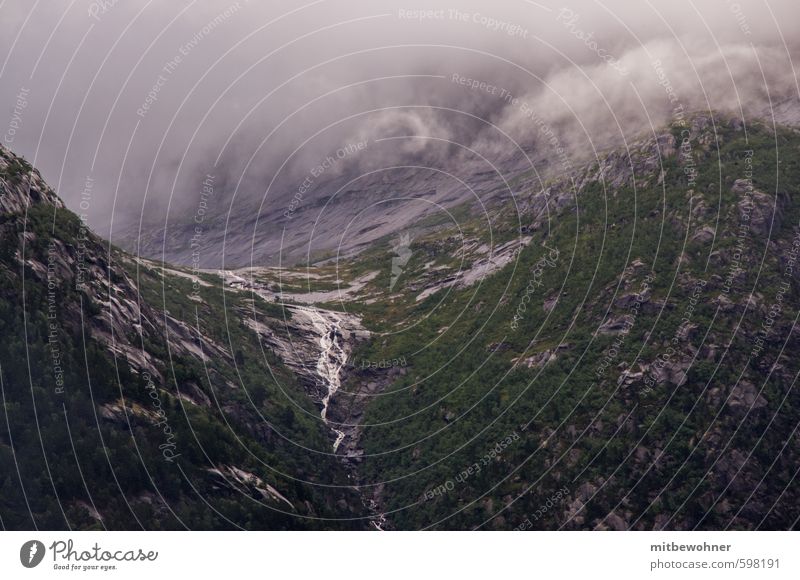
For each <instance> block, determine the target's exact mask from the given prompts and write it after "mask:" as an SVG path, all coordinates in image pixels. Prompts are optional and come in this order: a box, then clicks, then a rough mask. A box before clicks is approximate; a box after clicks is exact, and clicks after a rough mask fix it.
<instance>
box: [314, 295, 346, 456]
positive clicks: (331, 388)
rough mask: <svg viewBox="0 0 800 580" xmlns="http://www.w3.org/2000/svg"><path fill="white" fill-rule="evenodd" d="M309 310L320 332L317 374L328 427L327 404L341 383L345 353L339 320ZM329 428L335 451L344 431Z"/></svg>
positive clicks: (323, 413)
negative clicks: (321, 387)
mask: <svg viewBox="0 0 800 580" xmlns="http://www.w3.org/2000/svg"><path fill="white" fill-rule="evenodd" d="M310 312H311V313H312V321H313V324H314V328H316V329H317V331H318V332H319V334H320V338H319V346H320V354H319V359H317V375H319V377H320V379H322V382H323V385H324V386H325V388H326V389H327V392H326V394H325V396H324V397H323V398H322V413H321V417H322V420H323V421H324V422H325V424H326V425H328V426H329V427H330V422H329V421H328V406H329V405H330V401H331V397H333V395H334V394H335V393H336V391H338V390H339V387H340V386H341V384H342V383H341V376H340V375H341V372H342V368H344V365H345V364H346V363H347V353H346V352H345V350H344V348H343V346H342V342H343V341H342V333H341V329H340V327H339V324H340V322H341V320H340V319H339V318H337V317H335V316H333V317H331V320H326V319H325V318H323V317H322V316H321V315H320V314H319V312H317V311H316V310H311V309H310ZM330 428H331V430H332V431H333V432H334V433H336V441H335V442H334V443H333V452H334V453H336V450H337V449H338V448H339V445H340V444H341V442H342V440H343V439H344V431H340V430H339V429H336V428H334V427H330Z"/></svg>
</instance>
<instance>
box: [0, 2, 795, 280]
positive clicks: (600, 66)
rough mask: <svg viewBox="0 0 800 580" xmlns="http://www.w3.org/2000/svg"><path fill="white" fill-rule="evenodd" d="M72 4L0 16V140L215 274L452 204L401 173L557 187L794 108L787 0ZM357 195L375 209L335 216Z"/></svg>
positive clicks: (83, 197)
mask: <svg viewBox="0 0 800 580" xmlns="http://www.w3.org/2000/svg"><path fill="white" fill-rule="evenodd" d="M6 4H9V3H6ZM79 4H80V7H79V6H78V5H77V4H76V5H72V4H70V5H68V4H67V3H66V2H61V3H57V5H56V8H55V9H53V8H52V7H49V8H47V9H44V8H43V7H42V6H38V5H36V6H35V7H34V6H29V5H27V4H23V3H19V2H11V3H10V5H9V6H7V7H6V6H4V13H5V14H7V17H4V19H3V22H2V24H0V28H2V30H3V35H2V41H0V42H2V48H3V53H4V54H5V55H6V57H5V59H4V62H3V65H2V69H0V78H2V79H3V83H2V88H0V91H2V93H0V97H2V102H3V103H6V106H5V111H4V114H5V115H7V118H9V119H11V120H13V124H14V126H15V129H14V134H13V135H7V139H6V142H5V144H6V145H7V146H11V147H13V148H14V150H15V151H18V152H19V153H21V154H24V155H25V156H26V157H27V158H28V159H30V160H31V161H32V162H34V163H35V165H36V166H37V167H40V168H41V170H42V171H43V172H44V174H45V175H46V177H47V178H48V179H49V180H50V181H51V182H53V183H54V186H55V187H56V189H57V190H58V191H60V192H62V195H63V197H64V199H65V202H66V203H67V205H68V206H69V207H71V208H73V209H75V210H76V211H79V213H81V214H84V215H86V216H87V218H88V221H89V223H90V224H91V225H92V226H93V227H94V228H95V229H96V230H97V231H98V232H99V233H101V234H102V235H105V236H108V237H111V238H112V239H114V240H115V241H117V242H119V243H121V244H123V245H124V246H126V247H128V248H130V249H132V250H134V251H137V250H138V251H141V252H142V253H144V254H145V255H148V256H151V257H161V256H164V257H167V258H169V259H170V260H172V261H175V262H181V263H184V264H188V263H189V262H190V260H191V251H190V250H189V247H190V245H191V237H192V234H193V228H194V225H193V220H194V219H195V218H196V217H198V218H199V217H200V216H197V214H198V212H201V213H203V214H204V215H203V216H202V217H203V218H204V228H203V233H204V235H205V236H206V238H205V241H204V247H203V251H202V252H201V258H200V259H201V262H202V264H203V265H204V266H205V267H218V266H220V265H221V264H222V261H223V256H224V255H226V254H229V257H228V263H229V264H233V265H243V264H246V263H250V262H251V261H253V262H254V263H272V264H274V263H277V262H282V263H287V262H288V263H293V262H297V261H302V260H303V259H307V257H308V256H309V255H313V254H317V253H319V252H323V253H324V252H325V251H334V252H335V251H336V249H337V247H339V246H341V245H342V244H344V246H345V248H344V249H346V250H348V251H349V250H352V249H354V248H358V247H359V246H360V245H362V244H363V243H369V242H370V241H371V240H372V239H373V238H371V237H369V236H366V237H365V236H359V235H357V234H356V233H353V236H354V237H353V239H346V240H338V239H335V238H336V237H337V236H339V237H341V233H342V232H343V231H345V230H347V231H348V235H350V233H351V232H352V228H348V223H349V222H350V221H352V220H355V221H356V222H358V226H357V227H356V230H357V231H360V230H366V229H369V228H375V231H376V235H378V233H379V234H381V235H383V234H385V233H387V232H389V230H392V229H399V228H401V227H402V226H403V224H406V223H409V222H410V221H412V220H414V219H417V218H418V217H419V215H420V214H421V213H426V212H431V211H435V210H436V209H441V208H439V205H429V206H428V207H424V206H423V205H421V204H418V203H413V202H408V201H406V202H404V203H403V202H402V200H395V197H397V196H398V195H400V193H398V191H397V189H398V188H397V185H398V184H403V183H405V182H406V176H405V174H404V172H403V170H402V169H394V168H397V167H400V168H402V167H406V166H424V167H430V168H432V171H434V172H445V174H449V175H451V177H450V178H442V179H441V180H439V179H434V180H433V182H432V183H424V184H422V183H421V184H419V186H418V187H417V186H414V187H412V188H411V189H419V191H417V192H416V194H422V193H429V192H430V190H433V189H437V188H438V189H444V190H451V191H448V192H447V193H444V194H443V195H440V196H436V197H434V199H433V200H432V201H434V202H435V203H436V204H440V205H441V206H442V207H444V208H446V207H452V204H453V201H454V200H455V201H457V202H461V201H463V200H464V199H466V198H467V197H469V195H470V194H469V193H468V192H465V190H466V188H464V186H463V185H462V184H461V183H459V181H458V180H459V179H460V180H461V181H462V182H463V181H469V180H471V179H473V177H474V176H475V175H476V174H482V173H485V172H495V173H498V174H499V175H501V176H502V174H504V173H508V172H509V171H511V172H512V173H513V172H515V171H517V170H519V169H520V168H522V167H523V166H527V167H528V168H534V170H535V171H536V172H537V173H538V174H541V175H542V176H544V177H547V176H551V175H554V174H560V173H564V172H565V171H568V170H569V169H570V168H571V167H574V166H575V165H579V164H580V163H582V162H584V161H586V160H589V159H592V158H593V157H596V155H597V153H598V151H602V150H603V149H607V148H615V147H618V146H624V145H625V143H626V142H627V141H630V140H631V139H635V138H636V137H638V136H640V135H641V134H643V133H645V132H648V131H649V130H650V127H651V126H658V125H660V124H663V123H665V122H667V121H669V120H670V119H671V118H672V117H673V116H674V114H675V109H676V107H680V108H682V109H683V110H685V111H686V112H690V111H698V110H699V111H702V110H711V109H713V110H717V111H728V112H732V113H735V114H739V115H742V114H746V115H757V116H761V117H768V116H769V115H770V111H771V108H770V105H776V104H778V103H780V102H783V101H785V100H787V99H793V98H797V95H798V87H797V83H796V81H795V78H794V75H792V74H787V71H792V70H793V68H792V58H793V57H794V58H795V60H796V57H797V47H798V46H797V42H796V40H795V39H796V38H797V36H798V35H797V34H796V32H797V31H796V27H797V26H798V25H797V23H796V22H795V21H796V19H794V18H793V17H792V15H793V6H792V3H791V2H788V1H785V2H770V3H769V6H768V9H758V8H756V7H755V6H753V5H749V4H747V3H742V4H741V5H740V4H736V3H725V2H722V3H721V2H696V3H681V2H678V3H670V4H669V5H667V6H664V5H656V4H651V3H642V4H638V5H636V6H631V5H630V3H628V2H609V3H606V4H599V3H595V2H589V1H584V2H573V3H572V4H569V5H561V4H553V3H544V4H541V3H540V4H537V3H527V2H510V3H503V4H500V5H493V6H491V7H487V6H486V5H485V3H481V2H474V1H473V2H469V3H466V4H460V5H459V6H458V7H457V8H456V7H453V6H450V5H448V4H446V3H441V2H435V3H433V4H431V3H425V4H424V5H422V4H419V5H413V4H409V5H408V6H407V7H399V6H398V5H397V4H396V3H393V2H387V1H381V2H346V3H345V2H332V1H323V2H312V3H310V4H308V5H301V6H298V5H295V4H293V3H288V2H270V3H269V5H264V4H261V3H255V2H244V1H240V2H233V3H231V2H224V1H222V2H204V3H202V6H201V5H199V4H198V3H196V2H176V3H170V4H169V6H163V5H159V6H157V7H156V6H153V5H151V4H148V3H146V2H144V1H139V2H116V3H115V2H106V3H93V2H83V3H79ZM779 24H780V26H778V25H779ZM43 38H44V39H46V40H47V43H46V46H42V42H41V40H42V39H43ZM53 70H57V71H61V72H60V74H51V71H53ZM23 89H24V91H25V92H21V91H23ZM20 94H21V95H22V99H18V98H17V97H18V96H19V95H20ZM18 101H19V102H20V103H22V105H23V106H19V105H18V103H17V102H18ZM15 107H16V109H15ZM15 111H16V113H15ZM9 138H10V141H9ZM358 143H366V144H367V146H366V147H364V148H362V149H361V150H358V151H357V153H356V154H347V153H344V154H343V153H342V152H343V151H346V150H347V148H348V146H350V147H353V146H357V144H358ZM337 153H338V155H337ZM331 157H333V158H334V159H335V163H325V161H326V159H329V158H331ZM320 167H323V169H322V171H318V168H320ZM207 175H213V176H214V183H215V185H214V188H213V195H206V196H203V194H202V189H203V186H202V182H203V181H204V180H205V179H206V176H207ZM376 180H377V183H379V184H382V185H381V187H377V186H376ZM87 182H88V183H89V184H90V185H91V187H90V188H88V189H90V190H91V191H87ZM342 187H344V189H343V190H342V191H341V192H339V195H338V196H337V195H336V192H337V191H338V190H339V189H340V188H342ZM426 188H428V191H424V190H425V189H426ZM362 189H368V190H369V191H370V192H371V194H370V196H369V197H370V199H371V200H372V202H374V203H378V204H379V206H376V210H375V211H374V212H372V213H370V212H368V213H367V214H358V212H355V211H354V208H353V207H350V206H348V205H347V202H346V201H345V202H343V203H344V206H342V207H340V204H339V198H340V197H341V196H343V195H344V194H346V193H347V191H348V190H352V191H359V190H362ZM452 190H460V191H459V192H457V193H453V191H452ZM505 195H507V196H510V195H511V191H509V192H506V194H505ZM412 197H413V196H412ZM301 198H302V201H301ZM293 200H294V201H293ZM328 200H332V201H331V203H327V202H328ZM393 200H394V201H393ZM387 203H388V204H390V205H394V204H397V203H400V205H401V206H402V207H401V208H400V209H399V210H398V214H400V215H398V216H396V217H395V218H394V221H396V226H395V227H394V228H393V227H391V226H390V225H389V222H391V221H393V220H392V219H389V218H388V217H386V216H384V219H381V212H382V211H384V210H385V204H387ZM287 215H288V216H290V217H287ZM256 217H257V220H256ZM291 218H294V219H291ZM319 220H321V224H318V225H317V227H316V231H315V234H314V235H311V234H310V232H309V229H310V228H311V227H313V226H314V224H315V223H316V222H318V221H319ZM284 227H285V228H286V233H285V235H284V234H283V228H284ZM228 233H233V234H234V239H231V240H226V241H225V244H224V245H225V248H223V247H222V246H223V240H225V236H226V234H228ZM140 238H141V239H140ZM282 240H283V241H282ZM282 244H283V245H282ZM287 244H288V245H287Z"/></svg>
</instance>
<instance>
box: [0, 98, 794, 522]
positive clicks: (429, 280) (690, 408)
mask: <svg viewBox="0 0 800 580" xmlns="http://www.w3.org/2000/svg"><path fill="white" fill-rule="evenodd" d="M787 118H788V117H787ZM776 151H777V152H778V153H777V155H778V157H776ZM2 157H3V161H2V164H1V166H0V177H2V180H3V181H2V182H0V188H2V192H3V195H2V197H0V208H2V215H1V216H0V236H2V240H3V243H2V252H0V268H2V269H3V276H2V282H0V325H2V326H1V328H2V335H3V337H4V340H3V343H2V345H0V367H1V368H0V376H2V387H3V388H2V394H3V405H4V409H5V413H4V414H3V416H2V418H0V421H2V424H0V461H2V465H3V468H4V469H3V470H2V471H0V473H2V477H3V479H2V489H3V494H2V495H1V496H0V515H1V516H2V522H3V526H4V527H6V528H9V529H31V528H34V527H48V528H57V529H61V528H67V527H69V528H98V527H99V528H102V527H103V526H106V527H108V528H139V527H143V528H146V529H180V528H182V527H190V528H236V527H245V528H262V529H287V528H291V529H343V528H345V529H368V528H369V529H373V528H379V529H473V528H478V529H498V530H508V529H534V528H535V529H641V530H650V529H754V528H759V529H765V528H766V529H791V528H795V527H796V526H797V521H798V520H797V518H798V514H797V513H796V512H797V509H796V507H795V506H796V505H798V500H800V497H799V496H800V488H799V487H798V485H797V483H796V482H797V479H796V475H797V465H798V463H799V462H800V445H798V438H797V436H796V434H797V426H798V424H800V399H798V395H797V392H796V390H795V389H794V386H795V381H796V378H797V375H798V372H799V371H800V363H798V362H797V361H796V360H795V359H794V357H793V356H792V353H793V352H795V351H796V350H797V348H798V346H800V345H799V344H798V338H797V336H796V332H795V323H796V320H797V316H798V311H797V305H798V304H800V302H799V301H798V280H797V269H796V262H797V257H798V254H800V227H798V224H799V223H800V211H799V210H798V208H797V200H796V197H797V195H796V194H797V190H798V187H800V134H799V133H798V132H797V130H795V129H793V128H791V127H788V126H779V125H772V124H771V123H767V122H762V121H756V120H753V121H750V120H748V122H747V124H744V123H743V122H742V121H740V120H736V119H731V118H729V117H726V116H724V115H714V116H712V115H710V114H705V115H694V116H693V117H691V118H688V119H687V120H685V121H680V122H676V123H674V124H673V125H671V126H669V127H664V128H661V129H659V130H658V131H654V132H653V133H652V134H650V135H645V136H642V137H641V138H640V139H638V140H636V141H635V142H631V143H629V144H628V146H627V147H626V148H623V149H614V150H610V151H608V152H606V153H604V154H602V155H601V156H600V157H599V158H598V159H597V160H596V161H594V162H590V163H587V164H586V165H584V166H581V167H576V168H574V170H572V171H570V172H569V173H567V174H564V175H558V174H557V173H556V172H555V171H553V172H551V173H550V174H549V175H550V176H549V177H544V178H542V180H541V181H540V180H539V179H538V178H537V176H536V175H535V174H534V173H533V172H531V171H527V172H526V171H524V170H523V169H521V168H515V171H516V173H514V175H513V176H512V178H511V179H508V180H507V183H503V182H502V181H501V182H498V181H497V180H496V179H495V178H494V177H492V176H491V175H481V176H477V177H476V178H475V183H474V184H470V185H471V186H472V188H473V189H474V190H475V191H478V192H480V195H479V196H478V198H477V199H473V198H471V197H459V196H456V193H457V192H456V191H455V190H453V198H452V199H451V200H450V201H448V204H447V206H446V208H445V209H442V210H439V211H424V212H423V211H417V210H414V211H410V210H409V211H406V210H401V209H398V210H397V211H398V215H399V216H400V217H399V218H398V221H397V223H396V224H395V226H396V227H395V226H392V227H389V222H390V221H391V220H390V219H388V218H381V220H379V221H378V222H375V221H374V220H371V219H370V220H365V221H364V222H363V223H361V222H360V227H361V228H362V230H363V231H360V233H356V235H354V236H353V237H352V238H350V237H348V238H347V239H348V241H347V251H343V252H342V253H341V255H340V256H339V257H338V258H337V257H332V256H331V255H330V254H329V253H327V252H325V251H324V248H322V247H320V248H318V249H319V252H318V254H317V255H316V256H313V258H312V260H311V262H312V263H311V264H309V265H308V266H307V267H283V268H281V267H275V266H274V265H272V263H271V262H270V261H269V260H267V259H265V260H264V261H263V262H260V261H259V260H258V259H256V260H254V263H253V265H252V266H251V267H244V268H239V269H235V270H228V271H218V270H205V269H201V268H200V266H203V264H202V263H200V262H198V261H195V260H193V259H192V256H190V255H189V254H178V255H179V256H182V260H183V263H184V264H185V265H184V266H179V265H169V264H163V263H157V262H153V261H149V260H144V259H141V258H137V257H135V256H133V255H131V254H128V253H126V252H124V251H122V250H120V249H118V248H116V247H114V246H112V245H111V244H109V243H108V242H104V241H102V240H100V239H99V238H97V237H96V236H94V235H93V234H92V233H91V232H89V231H87V229H86V227H85V226H84V224H83V223H82V222H81V221H80V219H79V218H77V217H76V216H75V215H74V214H72V213H71V212H70V211H68V210H67V209H65V208H64V207H63V205H62V204H61V202H60V201H59V200H58V198H57V197H56V195H55V194H54V193H53V192H52V191H51V190H50V189H49V188H48V187H47V186H46V185H45V184H44V182H43V181H42V179H41V177H40V176H39V174H38V173H37V172H36V171H35V170H33V169H32V168H30V166H28V165H27V164H26V163H25V162H24V161H23V160H21V159H19V158H18V157H15V156H14V155H13V154H12V153H10V152H8V151H7V150H2ZM399 175H400V174H398V175H397V176H396V177H397V179H396V180H393V181H392V183H391V187H392V188H396V189H397V190H398V192H399V194H398V195H401V194H402V195H405V194H408V197H414V198H417V197H418V198H419V199H425V200H427V199H429V197H430V196H428V195H427V194H426V193H425V192H426V190H427V191H430V188H431V184H432V181H430V180H431V179H434V178H432V177H431V176H430V174H429V173H427V172H426V171H421V170H420V171H408V172H407V173H405V174H404V175H405V177H404V178H401V177H400V176H399ZM384 186H385V184H384ZM381 187H382V186H381V185H380V184H379V183H377V182H375V183H372V182H370V188H372V189H371V190H370V191H371V192H372V193H369V192H362V193H363V195H361V196H359V194H358V192H357V191H356V190H353V193H352V195H351V196H349V199H350V200H351V203H352V207H350V206H347V205H346V204H344V205H339V206H338V207H337V209H336V212H337V213H336V215H335V216H333V217H332V221H331V223H330V224H328V225H326V226H325V228H324V232H325V233H326V234H330V233H331V232H334V233H337V234H338V235H340V236H341V235H342V233H343V232H344V231H345V230H344V229H342V228H341V224H342V223H343V221H342V220H344V219H345V217H346V216H347V215H348V212H350V213H352V212H353V211H355V210H356V209H357V208H360V207H361V208H363V207H364V206H366V205H368V201H369V200H370V199H373V197H374V196H378V195H379V193H380V191H381ZM434 189H435V191H436V193H435V194H434V197H435V196H441V195H444V196H445V197H447V198H448V199H449V194H446V193H445V191H446V190H445V189H443V187H440V186H439V185H437V186H436V187H435V188H434ZM509 189H510V190H511V191H513V193H514V195H513V197H509V196H508V195H506V194H505V193H506V192H507V191H508V190H509ZM412 194H413V195H412ZM402 195H401V196H402ZM375 199H377V197H375ZM437 199H438V198H437ZM398 207H399V206H398ZM407 207H408V206H406V208H407ZM348 208H349V209H348ZM268 217H269V216H267V218H268ZM303 219H305V218H303ZM265 223H266V224H268V223H270V222H269V219H266V222H265ZM304 223H305V222H304ZM398 224H399V225H398ZM371 226H374V228H373V229H370V227H371ZM264 227H266V225H265V226H264ZM331 228H333V229H331ZM274 230H276V231H278V230H279V228H274ZM234 231H235V233H236V235H238V236H243V238H242V239H244V238H248V239H252V231H246V228H245V229H239V228H236V229H235V230H234ZM221 232H224V230H220V229H218V228H211V224H209V229H208V231H207V234H208V236H209V237H208V240H207V245H206V246H205V248H206V249H207V248H209V247H214V246H215V245H217V246H216V247H217V249H219V246H218V243H219V242H220V241H221V240H222V239H225V234H224V233H221ZM154 235H155V237H157V236H158V233H156V234H154ZM275 235H276V234H275V231H272V232H270V233H269V235H268V237H269V236H272V237H271V238H270V239H272V238H274V236H275ZM281 235H283V234H282V232H281ZM237 239H238V238H237ZM212 242H213V243H212ZM176 247H177V246H176ZM258 247H259V248H260V250H259V251H262V252H265V254H264V256H266V253H267V252H268V251H272V249H271V246H265V245H262V244H261V243H260V242H259V246H258ZM180 251H183V252H187V251H188V250H187V249H186V248H184V249H182V250H180ZM243 256H244V254H242V257H243ZM258 257H259V256H257V258H258ZM212 262H213V260H212V259H210V258H209V264H211V263H212ZM226 263H227V262H226ZM234 263H236V260H234ZM249 263H250V260H249V259H247V260H245V259H242V260H241V261H239V264H249ZM189 264H191V267H190V266H188V265H189Z"/></svg>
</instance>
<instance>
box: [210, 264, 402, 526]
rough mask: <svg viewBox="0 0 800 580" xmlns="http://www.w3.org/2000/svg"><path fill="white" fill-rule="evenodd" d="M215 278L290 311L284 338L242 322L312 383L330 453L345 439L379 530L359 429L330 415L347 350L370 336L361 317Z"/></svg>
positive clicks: (232, 275)
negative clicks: (363, 476) (362, 470)
mask: <svg viewBox="0 0 800 580" xmlns="http://www.w3.org/2000/svg"><path fill="white" fill-rule="evenodd" d="M219 275H220V276H221V277H222V279H223V281H224V284H225V285H226V286H227V287H229V288H233V289H236V290H246V291H251V292H253V293H255V294H257V295H258V296H260V297H261V298H263V299H264V300H266V301H268V302H271V303H274V304H278V305H280V306H282V307H284V308H286V309H287V310H288V311H289V312H290V313H291V322H290V323H289V324H290V328H289V330H290V334H289V337H288V338H287V337H283V336H280V335H279V334H278V333H276V332H274V330H273V329H271V328H270V327H269V326H267V325H263V324H260V323H258V322H256V321H254V320H246V323H247V324H248V325H249V326H251V328H253V330H255V331H256V332H257V333H258V334H259V335H261V336H262V338H263V339H264V340H265V342H266V343H267V345H269V346H270V347H272V348H273V350H274V351H275V353H276V354H277V355H278V356H279V357H280V358H281V359H282V360H284V362H285V363H287V364H288V366H289V367H290V368H293V369H294V370H295V372H296V373H297V374H298V375H299V376H300V377H301V378H305V379H306V382H307V383H309V384H311V383H313V384H314V385H315V389H314V391H315V392H314V393H312V396H313V397H314V398H315V399H318V400H319V404H320V405H321V407H322V409H321V412H320V417H321V419H322V421H323V422H324V423H325V425H327V427H328V428H329V429H330V430H331V431H332V432H333V434H334V435H335V438H334V442H333V452H334V453H337V452H339V451H340V450H341V449H342V443H343V442H344V441H345V440H346V439H348V445H347V446H346V449H344V451H341V452H340V453H338V455H339V456H340V457H341V459H342V462H343V464H344V465H345V467H346V468H347V471H348V477H349V478H350V479H351V480H352V481H353V483H354V484H355V485H354V486H353V489H354V490H356V491H357V492H358V493H359V495H360V496H361V500H362V503H363V505H364V507H365V508H366V509H367V510H368V511H369V512H370V514H371V517H370V523H371V524H372V526H373V527H374V528H375V529H377V530H383V529H384V526H386V525H387V521H386V517H385V515H384V514H383V513H381V510H380V507H379V503H378V501H377V499H376V497H375V496H374V495H372V496H370V495H367V494H365V492H364V489H362V488H361V487H360V486H359V485H358V481H359V476H358V473H357V468H356V465H357V463H358V462H359V461H360V459H361V458H360V454H361V450H360V449H359V448H358V443H357V439H358V436H359V430H358V429H357V428H356V426H355V425H341V424H340V423H338V422H337V421H335V420H332V419H331V417H330V415H329V412H330V411H331V407H332V405H333V404H334V397H335V396H336V393H337V392H338V391H339V390H340V388H341V386H342V377H343V374H344V371H345V367H346V366H347V363H348V360H349V356H350V352H351V350H352V348H353V346H354V345H355V343H356V342H358V341H359V340H364V339H366V338H367V337H369V331H367V330H366V329H364V328H363V326H362V325H361V321H360V319H359V318H358V317H357V316H354V315H352V314H347V313H341V312H334V311H331V310H324V309H321V308H316V307H314V306H311V305H305V304H303V305H299V304H287V303H284V302H283V301H282V298H283V297H282V296H281V295H280V294H278V293H275V292H273V291H270V290H269V289H268V288H267V287H266V286H264V285H262V284H259V283H258V282H256V281H254V280H252V279H251V280H248V279H246V278H245V277H243V276H241V275H239V274H237V273H236V272H232V271H220V272H219ZM312 368H313V371H312V370H311V369H312ZM320 387H321V388H320ZM337 427H340V428H337Z"/></svg>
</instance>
